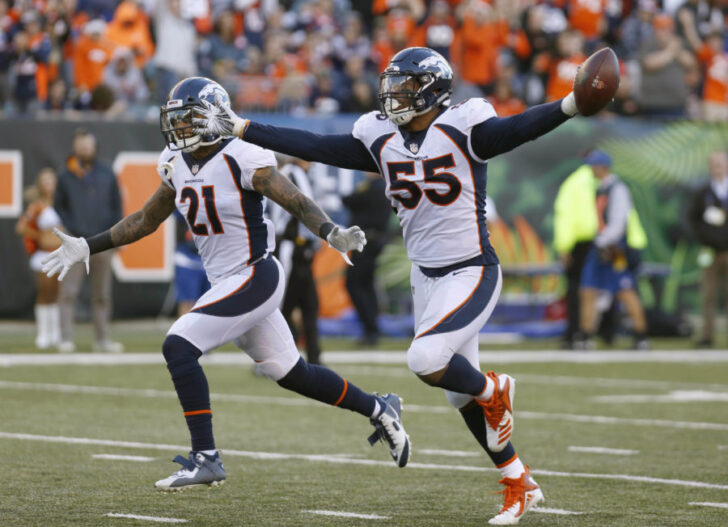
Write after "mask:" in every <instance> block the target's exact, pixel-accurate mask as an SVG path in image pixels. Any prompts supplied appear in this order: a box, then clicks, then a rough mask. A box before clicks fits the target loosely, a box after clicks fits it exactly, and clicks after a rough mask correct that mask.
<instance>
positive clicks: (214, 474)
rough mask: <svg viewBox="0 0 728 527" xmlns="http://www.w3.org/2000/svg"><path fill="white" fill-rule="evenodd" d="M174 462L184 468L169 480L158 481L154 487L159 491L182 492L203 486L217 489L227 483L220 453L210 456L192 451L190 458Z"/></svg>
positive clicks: (179, 457)
mask: <svg viewBox="0 0 728 527" xmlns="http://www.w3.org/2000/svg"><path fill="white" fill-rule="evenodd" d="M173 461H174V462H175V463H179V464H180V465H182V468H181V469H180V470H178V471H177V472H175V473H174V474H172V475H171V476H169V477H168V478H165V479H160V480H159V481H157V482H156V483H155V484H154V486H155V487H156V488H157V489H158V490H168V491H181V490H185V489H189V488H191V487H199V486H201V485H208V486H211V487H217V486H219V485H222V484H223V483H225V468H224V467H223V466H222V461H221V460H220V453H219V452H215V455H214V456H208V455H207V454H203V453H202V452H195V451H192V452H190V455H189V457H188V458H186V459H185V458H183V457H182V456H177V457H175V458H174V459H173Z"/></svg>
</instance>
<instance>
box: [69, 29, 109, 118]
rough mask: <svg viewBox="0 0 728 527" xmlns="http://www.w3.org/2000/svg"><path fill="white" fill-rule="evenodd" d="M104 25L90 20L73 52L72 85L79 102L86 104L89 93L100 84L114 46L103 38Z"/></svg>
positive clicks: (88, 99) (89, 96)
mask: <svg viewBox="0 0 728 527" xmlns="http://www.w3.org/2000/svg"><path fill="white" fill-rule="evenodd" d="M105 29H106V23H104V21H103V20H92V21H91V22H89V23H88V24H86V27H85V28H84V32H83V35H82V36H81V38H79V39H78V42H77V43H76V46H75V48H74V52H73V75H74V84H75V86H76V88H77V89H78V90H79V92H81V102H82V104H83V105H85V104H87V103H88V102H89V101H90V98H91V95H90V93H91V91H93V90H94V88H96V86H98V85H99V84H101V80H102V79H103V76H104V68H105V67H106V64H108V62H109V61H110V60H111V54H112V52H113V48H114V46H113V45H112V44H111V43H110V42H109V41H108V40H107V39H106V38H105V37H104V36H103V35H104V31H105Z"/></svg>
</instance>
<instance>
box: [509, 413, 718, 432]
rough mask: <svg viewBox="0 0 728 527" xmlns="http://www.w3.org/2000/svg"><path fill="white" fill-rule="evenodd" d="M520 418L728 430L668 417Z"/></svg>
mask: <svg viewBox="0 0 728 527" xmlns="http://www.w3.org/2000/svg"><path fill="white" fill-rule="evenodd" d="M518 417H519V418H520V419H549V420H551V421H571V422H574V423H598V424H605V425H634V426H657V427H663V428H687V429H691V430H728V424H725V423H701V422H698V421H668V420H666V419H632V418H628V417H608V416H605V415H578V414H549V413H544V412H518Z"/></svg>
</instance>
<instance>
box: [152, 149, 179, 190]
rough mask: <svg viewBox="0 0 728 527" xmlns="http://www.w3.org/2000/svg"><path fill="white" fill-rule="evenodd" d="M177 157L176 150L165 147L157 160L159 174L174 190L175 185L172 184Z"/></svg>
mask: <svg viewBox="0 0 728 527" xmlns="http://www.w3.org/2000/svg"><path fill="white" fill-rule="evenodd" d="M176 157H177V155H176V154H175V153H174V152H172V151H171V150H170V149H169V148H165V149H164V150H162V153H161V154H159V159H158V160H157V174H159V177H160V179H161V180H162V182H163V183H164V184H165V185H167V186H168V187H169V188H171V189H172V190H174V185H173V184H172V171H173V170H174V169H173V168H172V167H173V165H174V162H175V159H176Z"/></svg>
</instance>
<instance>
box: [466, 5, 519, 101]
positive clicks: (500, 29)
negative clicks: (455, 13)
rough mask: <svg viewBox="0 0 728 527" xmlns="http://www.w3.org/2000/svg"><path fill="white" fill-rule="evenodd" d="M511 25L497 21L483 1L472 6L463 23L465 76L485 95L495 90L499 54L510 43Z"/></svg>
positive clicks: (491, 9)
mask: <svg viewBox="0 0 728 527" xmlns="http://www.w3.org/2000/svg"><path fill="white" fill-rule="evenodd" d="M507 36H508V25H507V22H505V21H498V20H497V19H496V15H495V12H494V11H493V8H492V7H491V6H490V5H488V4H486V3H485V2H482V1H477V2H473V3H471V4H470V5H469V6H468V8H467V10H466V12H465V18H464V20H463V27H462V45H463V60H462V71H461V76H462V79H463V80H464V81H465V82H469V83H471V84H476V85H478V86H480V88H481V90H483V92H484V93H485V94H488V93H490V92H491V91H492V89H493V86H492V84H493V81H494V79H495V74H496V62H497V60H498V51H499V49H500V47H501V46H503V45H504V44H505V43H506V39H507Z"/></svg>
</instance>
